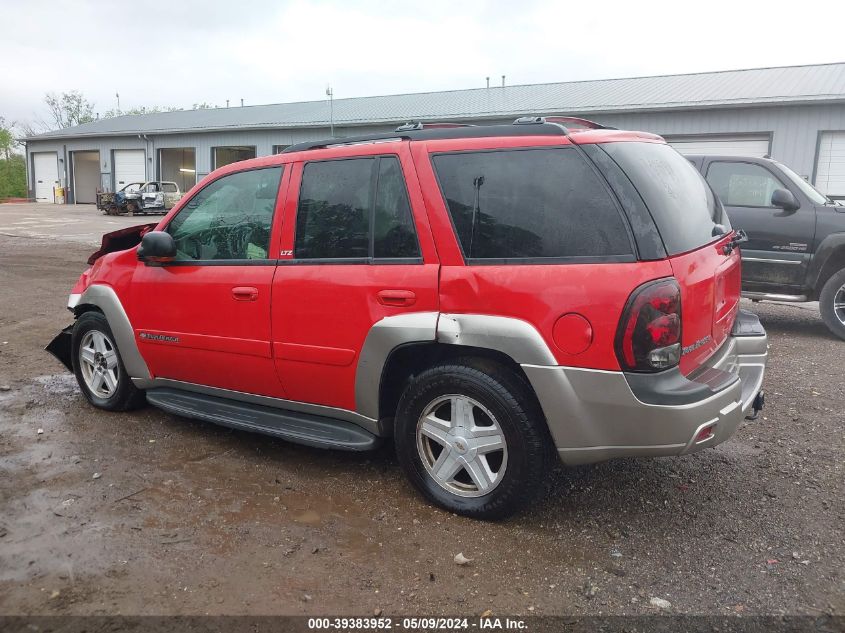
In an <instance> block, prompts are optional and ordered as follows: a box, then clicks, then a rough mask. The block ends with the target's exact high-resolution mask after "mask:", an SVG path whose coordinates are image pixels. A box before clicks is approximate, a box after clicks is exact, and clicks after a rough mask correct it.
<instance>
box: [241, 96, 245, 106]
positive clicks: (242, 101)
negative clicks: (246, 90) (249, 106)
mask: <svg viewBox="0 0 845 633" xmlns="http://www.w3.org/2000/svg"><path fill="white" fill-rule="evenodd" d="M241 107H242V108H243V107H244V98H243V97H241Z"/></svg>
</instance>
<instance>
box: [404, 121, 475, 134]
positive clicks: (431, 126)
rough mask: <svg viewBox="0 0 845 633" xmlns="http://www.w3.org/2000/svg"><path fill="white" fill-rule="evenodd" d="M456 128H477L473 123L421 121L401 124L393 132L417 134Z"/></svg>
mask: <svg viewBox="0 0 845 633" xmlns="http://www.w3.org/2000/svg"><path fill="white" fill-rule="evenodd" d="M457 127H477V126H476V125H475V124H474V123H447V122H443V123H423V122H422V121H414V122H408V123H403V124H402V125H400V126H399V127H398V128H396V130H394V131H395V132H418V131H420V130H450V129H452V128H457Z"/></svg>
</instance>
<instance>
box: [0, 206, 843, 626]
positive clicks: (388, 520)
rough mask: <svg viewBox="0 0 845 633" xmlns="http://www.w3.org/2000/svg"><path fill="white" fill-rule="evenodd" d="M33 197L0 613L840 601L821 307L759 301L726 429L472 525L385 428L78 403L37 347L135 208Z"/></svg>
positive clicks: (679, 606) (11, 401) (15, 227)
mask: <svg viewBox="0 0 845 633" xmlns="http://www.w3.org/2000/svg"><path fill="white" fill-rule="evenodd" d="M26 206H27V207H29V208H24V205H19V206H17V205H16V206H14V207H13V206H12V205H7V206H0V284H2V287H3V289H4V293H5V299H4V300H3V302H2V304H1V305H2V308H0V613H2V614H116V613H120V614H205V613H211V614H222V613H226V614H330V613H332V614H337V613H343V614H361V615H371V614H373V613H374V612H375V611H376V610H378V609H382V610H383V612H384V614H386V615H391V614H405V615H407V614H412V615H413V614H467V615H470V614H479V613H482V612H484V611H485V610H487V609H491V610H492V611H493V613H496V614H522V615H529V614H572V615H588V614H603V615H609V614H651V613H656V612H658V611H659V609H658V608H657V607H655V606H652V604H651V602H650V601H651V599H652V598H662V599H663V600H666V601H668V603H669V604H670V605H671V606H670V607H669V608H668V611H669V612H672V613H690V614H723V615H724V614H737V613H739V614H808V615H822V614H832V615H844V614H845V531H844V530H843V526H845V501H843V499H845V460H844V459H843V456H844V455H845V420H843V417H845V416H843V411H842V409H843V405H845V386H844V385H843V374H842V367H843V359H844V358H845V343H843V342H841V341H839V340H837V339H835V338H833V337H832V335H830V334H828V332H827V330H826V329H825V327H824V325H823V324H822V322H821V319H820V318H819V316H818V314H817V312H815V311H814V310H813V309H812V306H810V307H809V308H808V306H792V305H775V304H765V303H764V304H754V305H753V307H752V309H753V310H755V311H757V312H758V313H759V314H760V316H761V318H762V321H763V324H764V325H765V327H766V328H767V330H768V332H769V336H770V342H771V355H770V364H769V373H768V375H767V380H766V385H765V386H766V389H767V394H768V399H767V408H766V410H765V411H764V415H762V416H761V418H760V420H759V421H757V422H753V423H746V424H745V425H744V426H743V427H742V428H741V429H740V431H739V432H738V434H737V436H736V437H735V438H734V439H733V440H732V441H730V442H728V443H726V444H723V445H721V446H719V447H718V448H716V449H713V450H708V451H704V452H702V453H699V454H696V455H692V456H689V457H684V458H666V459H659V460H619V461H614V462H609V463H605V464H600V465H597V466H592V467H582V468H575V469H565V468H560V469H558V470H557V471H556V472H555V473H554V475H553V476H552V477H550V478H549V481H548V484H547V488H546V490H545V493H544V494H543V495H542V498H541V499H540V501H538V503H537V504H536V505H535V507H533V508H532V509H530V510H529V511H528V512H526V513H524V514H522V515H520V516H518V517H516V518H513V519H511V520H508V521H505V522H501V523H480V522H475V521H471V520H468V519H464V518H461V517H457V516H453V515H451V514H448V513H444V512H441V511H438V510H435V509H433V508H432V507H430V506H428V505H427V504H426V503H425V502H424V501H423V500H422V499H421V498H420V497H419V496H418V495H417V494H415V493H414V491H412V490H411V489H410V487H409V486H408V485H407V484H406V483H405V481H404V479H403V477H402V475H401V473H400V471H399V469H398V467H397V465H396V462H395V459H394V457H393V456H392V452H391V447H390V446H387V447H385V448H384V449H383V450H382V451H380V452H378V453H375V454H367V455H360V454H346V453H335V452H325V451H318V450H313V449H308V448H304V447H300V446H295V445H292V444H286V443H284V442H281V441H277V440H274V439H270V438H266V437H262V436H258V435H250V434H247V433H242V432H237V431H232V430H227V429H224V428H220V427H215V426H213V425H209V424H204V423H200V422H195V421H191V420H187V419H183V418H178V417H174V416H171V415H168V414H165V413H163V412H161V411H158V410H156V409H153V408H147V409H144V410H141V411H139V412H135V413H132V414H108V413H104V412H101V411H97V410H95V409H93V408H91V407H90V406H88V405H87V404H85V403H84V401H83V399H82V397H81V396H80V395H79V394H78V391H77V387H76V384H75V382H74V379H73V378H72V376H70V375H69V374H67V373H66V372H65V371H63V368H62V367H61V365H60V364H59V363H58V362H57V361H55V360H54V359H52V357H50V356H49V355H47V354H46V353H45V352H43V351H42V347H43V346H44V345H45V344H46V343H47V342H48V341H49V340H50V339H51V337H52V336H53V335H54V334H55V333H56V332H57V331H58V330H59V329H60V328H62V327H64V326H65V325H67V324H68V323H69V322H70V318H69V315H68V313H67V312H66V310H65V309H64V305H65V301H66V297H67V294H68V292H69V289H70V287H71V285H72V283H73V282H74V281H75V279H76V277H77V276H78V274H79V273H80V272H81V271H82V270H83V268H84V267H85V263H84V260H85V259H86V257H87V256H88V254H89V253H90V252H91V251H92V250H93V249H92V248H91V245H92V243H94V242H96V241H98V239H97V237H96V236H97V235H98V234H99V233H101V232H103V231H105V230H110V229H111V230H113V228H118V225H120V226H127V225H131V224H137V223H140V222H143V221H145V220H144V219H138V218H134V219H133V218H117V219H114V218H108V219H106V218H104V217H103V216H100V215H99V214H97V212H96V211H95V210H94V209H93V207H78V208H73V207H71V208H70V209H57V208H51V209H49V210H42V211H45V212H49V213H51V214H53V215H52V216H51V218H53V220H54V221H53V222H52V224H53V225H54V226H55V228H53V229H51V228H49V226H48V228H47V229H45V228H44V226H43V224H37V223H36V224H33V223H31V222H29V221H28V220H27V218H29V219H30V220H31V219H32V218H33V217H35V218H36V219H37V217H38V212H39V209H38V208H36V207H35V206H34V205H26ZM106 220H108V222H117V223H118V224H117V225H111V224H106ZM48 224H49V223H48ZM51 231H52V232H51ZM58 245H60V246H58ZM748 305H749V306H751V305H752V304H750V303H749V304H748ZM39 429H43V433H41V434H39V433H40V432H39ZM458 552H463V553H464V554H465V555H466V556H467V557H468V558H471V559H473V561H472V562H471V563H470V564H469V565H467V566H458V565H456V564H455V563H454V562H453V557H454V556H455V554H457V553H458Z"/></svg>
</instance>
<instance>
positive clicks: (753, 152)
mask: <svg viewBox="0 0 845 633" xmlns="http://www.w3.org/2000/svg"><path fill="white" fill-rule="evenodd" d="M666 140H667V141H668V143H669V145H671V146H672V147H674V148H675V149H676V150H678V151H679V152H680V153H681V154H703V155H704V156H758V157H759V156H765V155H766V154H768V153H769V137H768V136H766V135H759V136H684V137H674V138H673V137H671V136H670V137H668V138H667V139H666Z"/></svg>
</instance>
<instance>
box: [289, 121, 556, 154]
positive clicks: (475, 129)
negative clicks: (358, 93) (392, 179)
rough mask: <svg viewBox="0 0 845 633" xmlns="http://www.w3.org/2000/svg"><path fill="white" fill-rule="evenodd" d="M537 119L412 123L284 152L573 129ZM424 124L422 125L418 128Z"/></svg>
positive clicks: (517, 134)
mask: <svg viewBox="0 0 845 633" xmlns="http://www.w3.org/2000/svg"><path fill="white" fill-rule="evenodd" d="M528 118H531V119H534V120H533V121H531V123H537V124H538V125H519V126H515V125H507V124H506V125H501V124H494V125H471V124H463V123H420V124H417V123H412V124H410V125H413V126H415V127H414V128H413V129H410V128H409V129H406V128H405V126H402V127H400V128H399V130H401V131H397V132H383V133H381V134H366V135H362V136H349V137H343V138H328V139H322V140H317V141H306V142H304V143H298V144H296V145H291V146H289V147H286V148H285V149H284V150H282V153H283V154H291V153H293V152H303V151H307V150H312V149H326V148H330V147H342V146H348V145H368V144H375V143H391V142H396V141H414V140H416V141H425V140H438V139H441V140H442V139H457V138H485V137H492V136H565V135H567V134H568V133H569V132H568V130H567V129H566V128H565V127H564V126H563V125H561V124H559V123H552V122H546V121H545V120H539V121H537V120H536V119H538V118H539V119H542V117H528ZM417 125H420V126H421V127H416V126H417Z"/></svg>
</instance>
